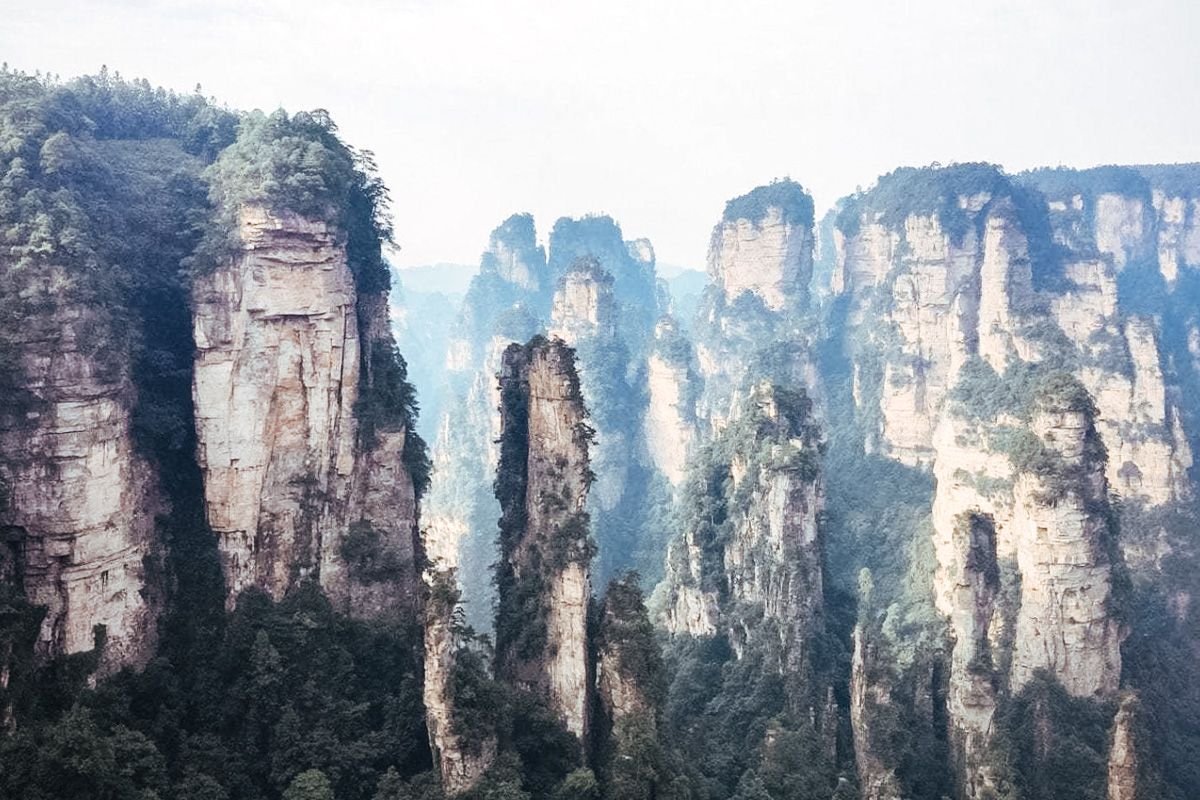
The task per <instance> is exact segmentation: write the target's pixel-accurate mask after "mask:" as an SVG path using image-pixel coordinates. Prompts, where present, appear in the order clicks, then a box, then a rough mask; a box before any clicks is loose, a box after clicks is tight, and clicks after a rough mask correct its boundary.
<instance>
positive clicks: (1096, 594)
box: [1011, 380, 1124, 697]
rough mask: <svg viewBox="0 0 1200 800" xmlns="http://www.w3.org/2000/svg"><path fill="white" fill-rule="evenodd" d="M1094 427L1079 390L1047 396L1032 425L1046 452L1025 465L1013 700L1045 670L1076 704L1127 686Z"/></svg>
mask: <svg viewBox="0 0 1200 800" xmlns="http://www.w3.org/2000/svg"><path fill="white" fill-rule="evenodd" d="M1094 419H1095V407H1094V406H1093V405H1092V402H1091V400H1090V398H1089V397H1088V396H1087V394H1086V392H1085V391H1084V390H1083V388H1082V387H1081V386H1079V384H1078V383H1075V382H1073V381H1069V380H1067V381H1063V382H1061V383H1060V384H1058V385H1055V386H1052V387H1049V388H1047V389H1045V390H1044V394H1043V395H1042V396H1041V397H1040V398H1039V402H1038V403H1037V407H1036V409H1035V412H1034V417H1033V422H1032V425H1031V428H1032V432H1033V434H1034V436H1036V437H1037V441H1038V442H1040V444H1041V448H1040V449H1039V450H1038V451H1036V455H1035V456H1033V458H1035V459H1036V461H1033V463H1028V464H1019V465H1018V467H1019V472H1020V475H1019V476H1018V478H1017V484H1016V488H1015V490H1014V494H1015V503H1014V514H1013V522H1012V527H1013V538H1014V542H1015V546H1016V554H1017V568H1018V570H1019V571H1020V573H1021V604H1020V608H1019V610H1018V612H1017V617H1016V627H1015V631H1014V641H1013V654H1012V674H1011V681H1012V689H1013V691H1014V692H1016V691H1019V690H1020V688H1021V687H1022V686H1023V685H1024V684H1025V683H1026V682H1027V681H1029V679H1030V678H1032V677H1033V675H1034V673H1035V672H1036V671H1037V670H1039V669H1046V670H1048V671H1049V672H1050V673H1051V674H1053V675H1054V676H1055V677H1056V678H1057V679H1058V680H1059V681H1060V682H1061V683H1062V685H1063V686H1064V687H1065V688H1066V689H1067V691H1068V692H1070V693H1071V694H1073V695H1076V696H1078V697H1105V696H1109V695H1111V694H1112V693H1113V692H1115V691H1116V689H1117V685H1118V682H1119V680H1120V677H1121V641H1122V639H1123V638H1124V633H1123V631H1122V629H1121V626H1120V625H1119V624H1118V622H1117V620H1116V619H1115V615H1114V613H1113V599H1112V584H1113V580H1112V566H1113V565H1112V562H1111V556H1110V554H1111V553H1112V552H1114V551H1115V544H1114V543H1113V542H1112V538H1113V536H1114V535H1115V532H1114V531H1112V530H1110V527H1109V526H1110V521H1109V511H1108V484H1107V482H1106V481H1105V478H1104V459H1105V456H1104V448H1103V445H1101V444H1100V438H1099V435H1098V434H1097V433H1096V428H1095V423H1094ZM1022 467H1024V468H1022Z"/></svg>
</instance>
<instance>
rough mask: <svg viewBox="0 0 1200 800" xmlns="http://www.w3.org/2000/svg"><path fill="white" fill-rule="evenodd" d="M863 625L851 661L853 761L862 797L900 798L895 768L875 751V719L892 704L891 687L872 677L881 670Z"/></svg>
mask: <svg viewBox="0 0 1200 800" xmlns="http://www.w3.org/2000/svg"><path fill="white" fill-rule="evenodd" d="M867 638H868V637H867V634H866V632H865V631H864V630H863V627H862V626H861V625H859V626H857V627H855V629H854V656H853V660H852V661H851V664H850V729H851V731H852V733H853V735H854V763H855V767H856V768H857V770H858V785H859V792H860V796H861V797H862V800H900V798H901V797H902V794H901V791H900V785H899V781H898V780H897V778H896V773H895V770H894V769H893V767H892V766H889V765H888V764H887V763H886V760H885V759H884V758H882V757H881V756H880V755H879V754H878V753H877V752H876V747H877V745H876V743H875V742H874V738H875V728H874V726H873V724H872V723H873V721H874V720H875V719H876V718H877V717H878V714H879V709H880V708H881V707H883V706H886V705H888V704H889V703H891V695H890V692H891V689H890V687H889V686H887V685H885V684H882V683H880V682H879V681H878V679H877V678H874V679H873V676H874V675H876V674H878V672H879V671H880V669H879V665H878V664H877V663H876V661H877V658H876V655H875V653H874V645H873V644H872V643H870V642H869V641H867Z"/></svg>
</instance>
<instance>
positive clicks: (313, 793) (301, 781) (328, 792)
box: [283, 769, 334, 800]
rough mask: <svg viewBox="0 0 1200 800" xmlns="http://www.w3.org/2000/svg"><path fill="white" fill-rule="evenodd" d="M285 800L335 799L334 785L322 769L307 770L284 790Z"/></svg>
mask: <svg viewBox="0 0 1200 800" xmlns="http://www.w3.org/2000/svg"><path fill="white" fill-rule="evenodd" d="M283 800H334V798H333V786H331V785H330V783H329V778H326V777H325V773H324V772H321V770H319V769H310V770H306V771H304V772H301V773H300V774H299V775H297V776H296V777H295V778H293V779H292V782H291V783H289V784H288V787H287V789H285V790H284V791H283Z"/></svg>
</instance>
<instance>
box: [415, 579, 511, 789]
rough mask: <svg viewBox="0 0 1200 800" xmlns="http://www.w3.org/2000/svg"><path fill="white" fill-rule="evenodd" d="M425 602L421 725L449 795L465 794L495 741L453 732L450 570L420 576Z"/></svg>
mask: <svg viewBox="0 0 1200 800" xmlns="http://www.w3.org/2000/svg"><path fill="white" fill-rule="evenodd" d="M425 581H426V585H427V587H428V589H429V593H430V600H429V602H427V603H426V605H425V629H424V630H425V674H424V684H423V686H422V697H423V699H424V701H425V726H426V728H427V729H428V731H429V746H430V750H431V752H432V755H433V760H434V763H435V764H437V766H438V771H439V772H440V774H441V778H442V788H443V789H444V790H445V792H446V794H447V795H449V796H454V795H457V794H461V793H462V792H465V791H467V790H468V789H470V788H472V787H473V786H475V784H476V783H478V782H479V779H480V778H482V777H483V774H484V772H486V771H487V769H488V767H490V766H491V764H492V762H493V761H494V760H495V757H496V738H495V736H494V735H485V736H483V737H482V738H481V739H479V740H477V741H467V740H465V739H464V738H463V737H462V736H461V735H460V734H459V732H458V731H457V730H456V729H455V719H454V711H455V709H454V670H455V664H456V659H458V658H459V657H460V653H461V648H462V647H463V646H464V643H463V642H461V641H460V637H459V636H458V634H457V632H456V630H455V624H454V614H455V609H454V600H455V599H456V598H457V597H458V591H457V588H456V585H455V577H454V571H453V568H451V567H445V566H442V565H438V566H435V567H432V568H430V569H429V570H428V571H427V572H426V574H425Z"/></svg>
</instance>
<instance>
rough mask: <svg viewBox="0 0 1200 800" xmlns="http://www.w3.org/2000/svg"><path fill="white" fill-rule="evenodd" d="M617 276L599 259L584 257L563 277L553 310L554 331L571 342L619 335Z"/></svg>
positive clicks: (551, 331)
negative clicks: (615, 284) (615, 277)
mask: <svg viewBox="0 0 1200 800" xmlns="http://www.w3.org/2000/svg"><path fill="white" fill-rule="evenodd" d="M616 311H617V309H616V301H615V299H614V298H613V277H612V275H610V274H609V273H608V272H605V271H604V270H603V269H602V268H601V267H600V262H599V261H596V260H595V259H580V260H579V261H576V262H575V263H574V264H572V265H571V269H570V270H569V271H568V272H567V274H566V275H563V277H562V278H561V279H560V280H559V283H558V290H557V291H556V292H555V294H554V304H553V305H552V306H551V311H550V335H551V336H554V337H557V338H559V339H562V340H563V341H564V342H566V343H567V344H569V345H571V346H575V345H576V344H578V342H579V340H580V339H585V338H593V337H595V338H600V339H612V338H613V337H614V336H616V333H617V330H616V321H617V320H616Z"/></svg>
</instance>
